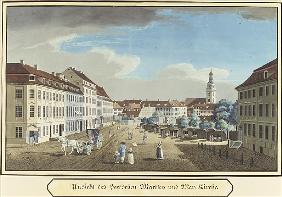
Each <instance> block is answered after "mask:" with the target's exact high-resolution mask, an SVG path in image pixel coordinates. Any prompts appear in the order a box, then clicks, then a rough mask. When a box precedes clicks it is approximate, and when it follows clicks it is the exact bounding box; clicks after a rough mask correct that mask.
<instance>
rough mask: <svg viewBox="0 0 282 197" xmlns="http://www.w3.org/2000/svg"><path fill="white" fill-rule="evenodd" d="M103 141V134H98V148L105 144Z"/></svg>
mask: <svg viewBox="0 0 282 197" xmlns="http://www.w3.org/2000/svg"><path fill="white" fill-rule="evenodd" d="M103 141H104V139H103V135H102V134H100V135H99V136H98V138H97V148H98V149H100V148H102V146H103Z"/></svg>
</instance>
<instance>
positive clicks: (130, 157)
mask: <svg viewBox="0 0 282 197" xmlns="http://www.w3.org/2000/svg"><path fill="white" fill-rule="evenodd" d="M127 159H128V163H129V164H131V165H133V164H134V156H133V150H132V148H129V150H128V154H127Z"/></svg>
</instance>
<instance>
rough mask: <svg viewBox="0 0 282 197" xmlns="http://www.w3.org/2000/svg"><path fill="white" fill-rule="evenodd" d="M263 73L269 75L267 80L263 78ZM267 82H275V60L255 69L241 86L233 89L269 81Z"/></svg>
mask: <svg viewBox="0 0 282 197" xmlns="http://www.w3.org/2000/svg"><path fill="white" fill-rule="evenodd" d="M265 71H268V74H269V76H268V77H267V78H265V77H264V72H265ZM269 80H277V58H276V59H275V60H272V61H271V62H268V63H267V64H265V65H263V66H261V67H259V68H257V69H255V70H254V71H253V73H252V74H251V76H250V77H249V78H248V79H247V80H246V81H244V82H243V83H242V84H241V85H239V86H237V87H236V88H235V89H238V88H241V87H246V86H249V85H253V84H256V83H260V82H264V81H269Z"/></svg>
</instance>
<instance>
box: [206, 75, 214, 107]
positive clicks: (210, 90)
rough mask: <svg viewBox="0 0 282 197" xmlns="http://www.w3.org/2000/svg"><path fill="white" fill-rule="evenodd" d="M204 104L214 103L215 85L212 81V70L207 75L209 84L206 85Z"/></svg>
mask: <svg viewBox="0 0 282 197" xmlns="http://www.w3.org/2000/svg"><path fill="white" fill-rule="evenodd" d="M206 103H216V89H215V84H214V81H213V73H212V70H211V72H210V74H209V82H208V83H207V89H206Z"/></svg>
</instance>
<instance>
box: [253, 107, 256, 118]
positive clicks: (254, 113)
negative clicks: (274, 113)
mask: <svg viewBox="0 0 282 197" xmlns="http://www.w3.org/2000/svg"><path fill="white" fill-rule="evenodd" d="M253 116H256V105H253Z"/></svg>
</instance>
